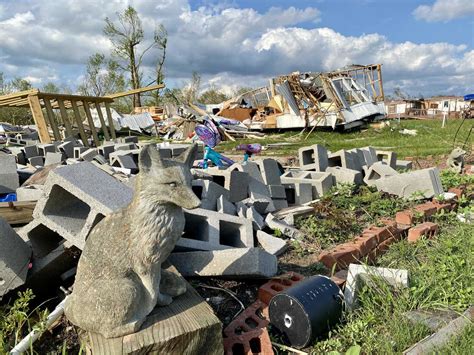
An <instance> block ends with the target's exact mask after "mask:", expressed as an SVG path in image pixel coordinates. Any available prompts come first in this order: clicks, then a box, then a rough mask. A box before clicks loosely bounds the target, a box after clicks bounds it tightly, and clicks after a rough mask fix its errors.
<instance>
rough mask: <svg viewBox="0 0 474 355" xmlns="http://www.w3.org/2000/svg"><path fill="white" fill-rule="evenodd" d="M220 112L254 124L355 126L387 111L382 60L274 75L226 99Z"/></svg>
mask: <svg viewBox="0 0 474 355" xmlns="http://www.w3.org/2000/svg"><path fill="white" fill-rule="evenodd" d="M244 109H246V110H248V111H247V112H248V114H247V117H246V115H245V114H244V115H242V110H244ZM219 114H220V115H221V116H225V117H229V118H236V119H240V120H242V121H243V122H244V123H245V124H246V125H247V126H248V127H249V128H250V129H255V130H264V129H274V128H278V129H281V128H303V127H313V126H321V127H332V128H333V129H334V128H336V127H343V128H345V129H348V128H352V127H356V126H359V125H362V124H363V123H364V122H367V121H371V120H374V119H376V118H381V117H384V115H385V106H384V92H383V83H382V69H381V64H373V65H365V66H363V65H351V66H349V67H345V68H342V69H339V70H336V71H332V72H327V73H313V72H308V73H300V72H295V73H291V74H289V75H284V76H279V77H276V78H272V79H270V85H269V86H266V87H262V88H259V89H256V90H252V91H249V92H246V93H244V94H242V95H240V96H238V97H236V98H234V99H232V100H229V101H227V102H226V103H224V105H223V108H222V110H221V111H220V113H219Z"/></svg>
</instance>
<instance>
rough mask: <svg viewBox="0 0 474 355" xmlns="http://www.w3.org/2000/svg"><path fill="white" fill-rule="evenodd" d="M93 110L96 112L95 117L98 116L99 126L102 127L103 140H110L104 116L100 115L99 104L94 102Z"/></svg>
mask: <svg viewBox="0 0 474 355" xmlns="http://www.w3.org/2000/svg"><path fill="white" fill-rule="evenodd" d="M95 109H96V110H97V115H98V116H99V121H100V125H101V126H102V131H104V137H105V140H107V141H108V140H110V135H109V130H108V129H107V125H106V124H105V121H104V116H103V115H102V109H101V108H100V103H98V102H95Z"/></svg>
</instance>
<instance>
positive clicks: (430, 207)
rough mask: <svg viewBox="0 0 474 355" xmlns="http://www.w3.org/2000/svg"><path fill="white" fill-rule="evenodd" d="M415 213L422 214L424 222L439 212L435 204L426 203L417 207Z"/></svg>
mask: <svg viewBox="0 0 474 355" xmlns="http://www.w3.org/2000/svg"><path fill="white" fill-rule="evenodd" d="M415 211H417V212H420V213H422V216H423V220H424V221H426V220H427V219H428V218H430V217H431V216H433V215H434V214H436V212H437V211H438V210H437V208H436V206H435V205H434V204H433V202H426V203H422V204H421V205H418V206H415Z"/></svg>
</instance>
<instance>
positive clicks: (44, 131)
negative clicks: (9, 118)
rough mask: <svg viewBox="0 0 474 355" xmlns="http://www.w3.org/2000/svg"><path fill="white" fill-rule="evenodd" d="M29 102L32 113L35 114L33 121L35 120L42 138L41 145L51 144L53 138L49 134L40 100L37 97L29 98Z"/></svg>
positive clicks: (31, 96)
mask: <svg viewBox="0 0 474 355" xmlns="http://www.w3.org/2000/svg"><path fill="white" fill-rule="evenodd" d="M28 102H29V104H30V109H31V113H32V114H33V119H34V120H35V124H36V127H37V128H38V134H39V137H40V141H41V143H51V137H50V136H49V132H48V125H47V124H46V121H45V119H44V116H43V111H42V110H41V105H40V102H39V98H38V96H36V95H30V96H28Z"/></svg>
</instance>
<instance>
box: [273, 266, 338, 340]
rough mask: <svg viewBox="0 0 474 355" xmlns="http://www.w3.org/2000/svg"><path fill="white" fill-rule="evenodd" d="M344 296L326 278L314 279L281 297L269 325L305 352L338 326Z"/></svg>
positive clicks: (314, 277) (276, 303) (275, 302)
mask: <svg viewBox="0 0 474 355" xmlns="http://www.w3.org/2000/svg"><path fill="white" fill-rule="evenodd" d="M342 304H343V295H342V292H341V290H340V288H339V287H338V286H337V285H336V284H335V283H334V281H332V280H331V279H330V278H328V277H326V276H321V275H318V276H312V277H310V278H307V279H305V280H303V281H301V282H299V283H297V284H296V285H295V286H293V287H291V288H289V289H287V290H285V291H283V292H281V293H278V294H277V295H275V296H274V297H273V298H272V299H271V301H270V305H269V308H268V313H269V316H270V323H271V324H273V325H274V326H275V327H276V328H277V329H278V330H279V331H280V332H281V333H283V334H284V335H285V336H286V337H287V339H288V341H289V342H290V344H291V345H292V346H294V347H297V348H304V347H305V346H307V345H308V344H309V343H310V342H311V341H314V340H315V339H316V337H317V336H319V335H322V334H324V333H326V332H327V331H328V330H329V329H330V328H331V327H332V326H333V325H335V324H336V323H338V322H339V320H340V319H341V315H342Z"/></svg>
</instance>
